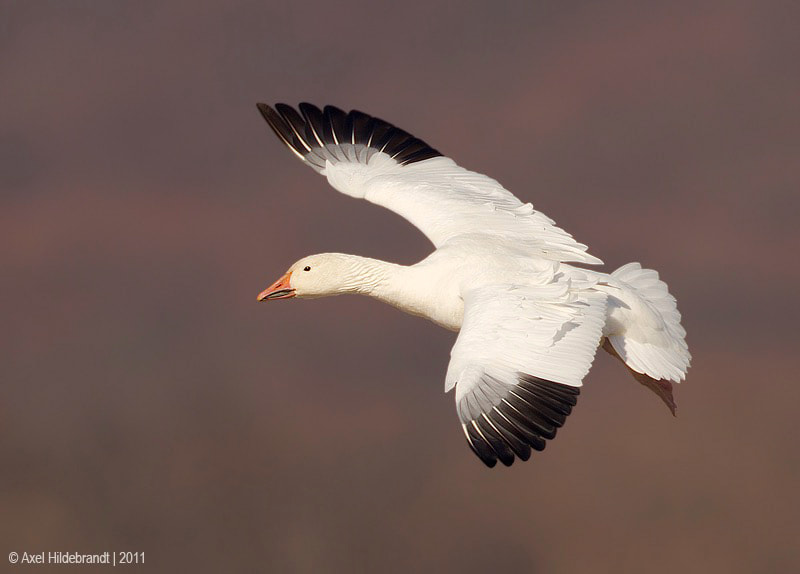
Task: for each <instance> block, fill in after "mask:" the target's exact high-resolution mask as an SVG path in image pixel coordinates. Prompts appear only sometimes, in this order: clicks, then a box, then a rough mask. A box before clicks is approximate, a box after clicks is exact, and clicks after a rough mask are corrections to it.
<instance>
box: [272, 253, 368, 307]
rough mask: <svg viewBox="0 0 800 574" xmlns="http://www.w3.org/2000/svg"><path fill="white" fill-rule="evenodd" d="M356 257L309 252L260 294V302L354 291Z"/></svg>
mask: <svg viewBox="0 0 800 574" xmlns="http://www.w3.org/2000/svg"><path fill="white" fill-rule="evenodd" d="M354 259H355V258H354V257H353V256H350V255H343V254H340V253H321V254H319V255H309V256H308V257H303V258H302V259H301V260H300V261H298V262H296V263H295V264H294V265H292V266H291V267H289V270H288V271H287V272H286V273H285V274H284V275H283V277H281V278H280V279H278V280H277V281H276V282H275V283H273V284H272V285H270V286H269V287H267V288H266V289H264V290H263V291H262V292H261V293H259V294H258V300H259V301H271V300H273V299H290V298H292V297H304V298H314V297H325V296H328V295H340V294H342V293H349V292H351V291H352V287H353V285H354V283H353V279H354V273H355V266H354Z"/></svg>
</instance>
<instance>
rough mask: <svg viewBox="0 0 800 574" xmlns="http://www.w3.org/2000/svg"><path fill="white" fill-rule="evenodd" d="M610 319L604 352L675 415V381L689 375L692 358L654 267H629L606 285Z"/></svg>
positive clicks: (674, 307) (674, 306)
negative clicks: (673, 386) (623, 364)
mask: <svg viewBox="0 0 800 574" xmlns="http://www.w3.org/2000/svg"><path fill="white" fill-rule="evenodd" d="M608 284H609V287H610V289H609V290H608V294H609V297H608V301H609V310H608V321H607V325H606V330H605V334H606V341H605V342H604V344H603V348H604V349H606V350H607V351H608V352H609V353H611V354H612V355H615V356H617V357H618V358H619V359H620V360H621V361H622V362H623V363H625V365H626V366H627V367H628V369H630V371H631V373H632V374H633V376H634V377H636V380H638V381H639V382H640V383H642V384H643V385H645V386H646V387H648V388H649V389H650V390H652V391H654V392H655V393H656V394H657V395H658V396H659V397H661V399H662V400H663V401H664V402H665V403H666V404H667V406H668V407H669V408H670V410H671V411H672V413H673V414H674V413H675V401H674V400H673V398H672V383H671V381H674V382H676V383H677V382H680V381H682V380H683V379H684V378H685V377H686V370H687V369H688V368H689V362H690V360H691V358H692V357H691V355H690V354H689V348H688V346H687V345H686V339H685V337H686V331H685V330H684V328H683V327H682V326H681V314H680V312H679V311H678V307H677V304H676V302H675V297H673V296H672V295H671V294H670V293H669V290H668V289H667V284H666V283H664V282H663V281H661V280H660V279H659V277H658V273H657V272H656V271H653V270H652V269H642V267H641V265H639V264H638V263H628V264H627V265H623V266H622V267H620V268H619V269H617V270H616V271H614V272H613V273H612V274H611V276H610V280H609V282H608Z"/></svg>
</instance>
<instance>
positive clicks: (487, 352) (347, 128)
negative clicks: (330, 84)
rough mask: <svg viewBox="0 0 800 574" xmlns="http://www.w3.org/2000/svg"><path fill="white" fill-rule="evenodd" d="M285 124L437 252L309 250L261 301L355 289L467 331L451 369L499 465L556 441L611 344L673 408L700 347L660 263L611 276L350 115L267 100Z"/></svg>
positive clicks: (325, 167) (545, 222)
mask: <svg viewBox="0 0 800 574" xmlns="http://www.w3.org/2000/svg"><path fill="white" fill-rule="evenodd" d="M259 110H260V111H261V112H262V114H263V115H264V117H265V119H266V120H267V122H268V123H269V124H270V126H271V127H272V128H273V130H274V131H275V133H276V134H277V135H278V136H279V137H280V138H281V140H282V141H283V142H284V143H285V144H286V145H287V146H288V147H289V148H290V149H292V151H294V153H295V154H296V155H297V156H298V157H300V158H301V159H303V161H305V162H306V163H308V164H309V165H310V166H311V167H312V168H314V169H315V170H316V171H317V172H319V173H321V174H322V175H324V176H325V177H326V178H327V179H328V182H329V183H330V185H331V186H333V187H334V188H335V189H337V190H338V191H340V192H342V193H344V194H347V195H350V196H352V197H356V198H364V199H366V200H367V201H370V202H372V203H375V204H377V205H381V206H384V207H386V208H388V209H391V210H392V211H394V212H396V213H398V214H399V215H401V216H403V217H404V218H405V219H407V220H408V221H409V222H411V223H412V224H414V225H415V226H417V227H418V228H419V229H420V230H421V231H422V232H423V233H424V234H425V235H426V236H427V237H428V238H429V239H430V240H431V242H432V243H433V244H434V246H435V247H436V250H435V251H434V252H433V253H432V254H431V255H430V256H429V257H427V258H425V259H424V260H423V261H421V262H419V263H417V264H416V265H412V266H410V267H405V266H400V265H395V264H392V263H386V262H382V261H377V260H374V259H368V258H363V257H357V256H353V255H343V254H321V255H312V256H309V257H306V258H304V259H302V260H300V261H298V262H297V263H295V264H294V265H292V267H290V269H289V270H288V271H287V273H286V274H285V275H284V276H283V277H282V278H281V279H279V280H278V281H277V282H275V283H274V284H273V285H271V286H270V287H269V288H267V289H266V290H264V291H263V292H262V293H261V294H260V295H259V300H265V299H282V298H290V297H294V296H298V297H320V296H326V295H337V294H342V293H359V294H365V295H369V296H372V297H375V298H377V299H379V300H381V301H384V302H386V303H389V304H391V305H394V306H396V307H398V308H400V309H401V310H403V311H406V312H408V313H411V314H414V315H419V316H422V317H425V318H427V319H430V320H432V321H434V322H435V323H437V324H438V325H441V326H443V327H445V328H448V329H452V330H456V331H459V335H458V339H457V341H456V343H455V345H454V347H453V349H452V352H451V359H450V364H449V366H448V369H447V375H446V377H445V390H446V391H449V390H451V389H453V388H455V398H456V408H457V413H458V416H459V419H460V421H461V423H462V426H463V428H464V433H465V435H466V437H467V441H468V442H469V444H470V447H471V448H472V449H473V451H474V452H475V453H476V454H477V455H478V456H479V457H480V458H481V460H483V462H484V463H486V464H487V465H489V466H494V464H495V463H496V461H497V460H498V459H499V460H500V461H501V462H503V463H504V464H506V465H510V464H511V463H512V462H513V461H514V458H515V457H519V458H522V459H523V460H527V458H528V457H529V456H530V449H531V448H534V449H536V450H541V449H543V448H544V446H545V440H546V439H550V438H553V437H554V436H555V434H556V430H557V429H558V428H559V427H560V426H561V425H562V424H563V423H564V420H565V418H566V416H567V415H568V414H569V413H570V412H571V409H572V406H573V405H574V404H575V402H576V400H577V395H578V392H579V387H580V386H581V385H582V380H583V378H584V376H585V375H586V373H587V372H588V371H589V368H590V367H591V364H592V361H593V359H594V356H595V352H596V350H597V348H598V347H599V346H601V345H602V346H604V347H605V348H606V350H608V351H609V352H610V353H612V354H614V355H616V356H617V357H619V358H620V359H621V360H622V361H623V362H624V363H625V365H626V366H627V367H628V369H629V370H630V371H631V372H632V374H634V376H635V377H636V379H637V380H639V381H640V382H641V383H643V384H645V385H646V386H647V387H648V388H650V389H651V390H653V391H654V392H656V393H657V394H658V395H659V396H660V397H661V398H662V399H663V400H664V401H665V402H666V403H667V405H668V406H669V407H670V408H671V409H672V410H673V412H674V408H675V405H674V401H673V400H672V388H671V384H670V381H676V382H677V381H680V380H682V379H683V378H684V376H685V373H686V370H687V368H688V366H689V360H690V355H689V352H688V348H687V346H686V342H685V340H684V337H685V334H686V333H685V331H684V329H683V328H682V327H681V325H680V313H679V312H678V310H677V306H676V304H675V299H674V298H673V297H672V296H671V295H670V294H669V292H668V290H667V286H666V284H665V283H663V282H662V281H660V280H659V278H658V274H657V273H656V272H655V271H652V270H648V269H642V268H641V266H640V265H639V264H638V263H630V264H628V265H625V266H623V267H621V268H620V269H618V270H617V271H615V272H613V273H611V274H606V273H602V272H599V271H595V270H593V269H585V268H581V267H576V266H574V265H572V264H573V263H576V264H589V265H592V264H598V263H601V261H600V260H599V259H597V258H596V257H594V256H592V255H590V254H589V253H588V252H587V248H586V246H585V245H583V244H580V243H578V242H577V241H575V240H574V239H573V238H572V236H571V235H570V234H568V233H567V232H565V231H563V230H562V229H560V228H558V227H557V226H556V225H555V223H554V222H553V221H552V220H551V219H549V218H548V217H546V216H545V215H544V214H542V213H540V212H538V211H536V210H535V209H533V206H532V205H531V204H530V203H526V204H523V203H522V202H521V201H520V200H519V199H517V198H516V197H515V196H514V195H512V194H511V193H510V192H509V191H507V190H506V189H504V188H503V187H502V186H501V185H500V184H499V183H497V182H496V181H495V180H493V179H491V178H489V177H486V176H484V175H481V174H478V173H474V172H471V171H468V170H465V169H463V168H461V167H459V166H458V165H456V163H455V162H453V161H452V160H451V159H449V158H446V157H443V156H442V155H441V154H440V153H439V152H437V151H436V150H434V149H432V148H431V147H430V146H428V145H427V144H425V143H424V142H422V141H421V140H419V139H416V138H414V137H413V136H411V135H409V134H407V133H406V132H403V131H402V130H399V129H397V128H395V127H394V126H392V125H390V124H388V123H386V122H384V121H382V120H379V119H377V118H373V117H370V116H367V115H366V114H363V113H361V112H357V111H352V112H349V113H345V112H343V111H341V110H339V109H337V108H334V107H331V106H327V107H326V108H325V109H324V110H319V109H318V108H316V107H314V106H311V105H309V104H301V105H300V113H298V112H297V111H295V110H294V109H293V108H291V107H289V106H285V105H282V104H278V105H277V106H275V109H274V110H273V109H272V108H270V107H268V106H266V105H264V104H259Z"/></svg>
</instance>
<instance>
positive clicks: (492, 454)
mask: <svg viewBox="0 0 800 574" xmlns="http://www.w3.org/2000/svg"><path fill="white" fill-rule="evenodd" d="M491 380H492V379H491V377H489V380H488V381H487V380H484V381H482V382H483V383H484V384H486V385H489V384H491ZM491 389H492V391H493V392H494V393H495V395H497V397H498V401H499V402H497V403H496V404H495V405H494V406H491V407H489V409H490V410H488V411H485V412H483V413H481V414H480V415H478V416H477V417H472V416H467V417H466V418H462V419H461V420H462V427H463V429H464V434H465V435H466V438H467V442H468V443H469V446H470V448H471V449H472V451H473V452H474V453H475V454H476V455H477V456H478V458H480V459H481V461H483V463H484V464H486V465H487V466H490V467H493V466H495V464H496V463H497V461H498V460H499V461H500V462H502V463H503V464H504V465H506V466H511V465H512V464H513V462H514V460H515V458H519V459H521V460H528V459H529V458H530V455H531V449H533V450H537V451H541V450H544V448H545V446H546V444H547V442H546V441H547V440H550V439H553V438H555V436H556V432H557V431H558V429H559V428H560V427H561V426H562V425H563V424H564V422H565V420H566V418H567V416H568V415H569V414H570V413H571V412H572V408H573V407H574V406H575V404H576V403H577V397H578V395H579V394H580V388H579V387H573V386H570V385H565V384H562V383H555V382H553V381H547V380H545V379H541V378H539V377H534V376H531V375H527V374H524V373H519V374H518V376H517V382H516V384H514V385H511V386H506V389H507V390H506V391H505V392H503V391H502V387H498V386H497V385H493V386H492V387H491ZM498 390H499V391H500V392H499V394H498ZM462 400H463V399H462ZM484 408H485V407H484ZM462 415H463V412H461V411H460V414H459V417H462Z"/></svg>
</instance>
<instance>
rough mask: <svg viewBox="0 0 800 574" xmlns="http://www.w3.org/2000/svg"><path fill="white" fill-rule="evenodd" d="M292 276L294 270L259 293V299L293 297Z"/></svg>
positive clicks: (268, 299)
mask: <svg viewBox="0 0 800 574" xmlns="http://www.w3.org/2000/svg"><path fill="white" fill-rule="evenodd" d="M291 278H292V272H291V271H289V272H288V273H287V274H286V275H284V276H283V277H281V278H280V279H278V280H277V281H275V283H273V284H272V285H270V286H269V287H267V288H266V289H264V290H263V291H262V292H261V293H259V294H258V300H259V301H270V300H272V299H291V298H292V297H294V289H292V285H291V283H290V279H291Z"/></svg>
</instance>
